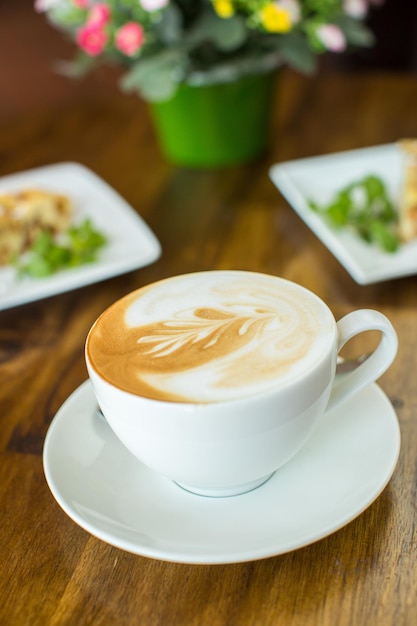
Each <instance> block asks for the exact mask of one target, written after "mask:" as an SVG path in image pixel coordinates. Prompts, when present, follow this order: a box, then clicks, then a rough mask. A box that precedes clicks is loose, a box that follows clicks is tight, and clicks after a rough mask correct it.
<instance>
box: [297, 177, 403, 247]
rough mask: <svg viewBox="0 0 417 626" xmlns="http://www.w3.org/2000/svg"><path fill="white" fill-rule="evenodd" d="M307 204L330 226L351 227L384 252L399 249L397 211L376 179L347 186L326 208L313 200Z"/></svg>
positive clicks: (368, 179)
mask: <svg viewBox="0 0 417 626" xmlns="http://www.w3.org/2000/svg"><path fill="white" fill-rule="evenodd" d="M308 204H309V206H310V208H311V209H312V210H313V211H315V212H316V213H318V214H320V215H321V216H322V217H324V218H325V219H326V220H327V221H328V223H329V224H330V225H331V226H333V227H335V228H350V229H351V230H352V231H354V232H355V233H356V234H357V235H359V237H361V238H362V239H363V240H364V241H367V242H368V243H371V244H375V245H377V246H379V247H380V248H381V249H382V250H384V251H385V252H395V251H396V250H398V247H399V245H400V239H399V237H398V234H397V224H398V215H397V211H396V210H395V207H394V205H393V203H392V202H391V200H390V198H389V196H388V193H387V190H386V188H385V185H384V182H383V181H382V180H381V179H380V178H379V177H378V176H375V175H369V176H366V177H365V178H362V179H361V180H358V181H355V182H353V183H351V184H349V185H347V186H346V187H344V188H343V189H341V190H340V191H339V192H338V193H337V194H336V195H335V196H334V197H333V198H332V200H331V201H330V203H329V204H327V205H324V206H320V205H318V204H317V203H316V202H314V201H313V200H309V201H308Z"/></svg>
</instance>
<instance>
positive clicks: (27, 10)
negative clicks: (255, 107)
mask: <svg viewBox="0 0 417 626" xmlns="http://www.w3.org/2000/svg"><path fill="white" fill-rule="evenodd" d="M33 4H34V3H33V0H0V59H1V61H0V120H1V121H2V122H4V121H5V120H7V119H10V118H13V117H14V116H17V115H20V114H21V113H24V112H25V111H27V110H30V111H32V112H33V111H36V109H39V108H42V107H43V106H44V105H45V104H48V105H54V106H55V105H59V104H62V105H65V106H67V105H69V104H71V102H73V101H75V100H77V98H78V97H79V96H80V95H82V96H83V98H84V99H86V98H90V97H91V98H92V99H106V98H114V97H118V93H119V92H118V87H117V74H116V71H114V70H111V69H109V68H100V70H98V71H95V72H94V73H93V74H92V75H89V77H88V78H87V79H83V80H77V81H74V80H70V79H68V78H67V77H65V76H62V75H60V74H59V73H58V72H57V63H58V62H59V61H60V60H63V59H64V60H69V59H71V58H72V56H73V53H74V51H75V48H74V45H73V44H72V43H70V42H69V41H68V40H67V39H66V37H65V35H64V34H61V33H60V32H58V31H57V30H56V29H55V28H52V26H50V25H49V24H48V23H47V21H46V19H45V17H44V16H43V15H40V14H37V13H36V12H35V11H34V8H33ZM367 23H368V25H369V26H370V27H371V28H372V30H373V32H374V34H375V36H376V44H375V46H374V47H373V48H371V49H366V50H363V49H361V50H359V51H355V52H352V53H348V54H346V53H344V54H343V55H340V56H337V55H329V56H326V57H323V58H322V59H321V71H332V70H340V71H346V72H349V71H368V70H376V71H388V72H416V76H417V1H416V0H385V2H384V4H383V5H382V6H381V7H379V8H376V9H375V10H373V11H372V12H371V15H370V17H369V19H368V21H367ZM123 97H134V96H126V95H123ZM0 142H1V139H0Z"/></svg>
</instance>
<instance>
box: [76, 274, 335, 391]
mask: <svg viewBox="0 0 417 626" xmlns="http://www.w3.org/2000/svg"><path fill="white" fill-rule="evenodd" d="M334 333H335V330H334V319H333V316H332V314H331V313H330V311H329V309H328V308H327V307H326V306H325V305H324V304H323V302H322V301H321V300H319V299H318V298H316V297H315V296H314V294H312V293H310V292H309V291H307V290H306V289H304V288H302V287H300V286H298V285H296V284H294V283H290V282H288V281H286V280H283V279H280V278H276V277H273V276H267V275H264V274H255V273H251V272H239V271H216V272H201V273H195V274H187V275H183V276H177V277H174V278H168V279H165V280H162V281H159V282H157V283H154V284H152V285H149V286H146V287H143V288H141V289H138V290H136V291H134V292H133V293H131V294H129V295H127V296H125V297H124V298H122V299H121V300H119V301H118V302H116V303H115V304H113V305H112V306H111V307H110V308H109V309H107V310H106V311H105V312H104V313H103V314H102V315H101V316H100V317H99V319H98V320H97V322H96V323H95V324H94V326H93V328H92V329H91V331H90V333H89V337H88V340H87V354H88V358H89V360H90V362H91V364H92V366H93V367H94V368H95V369H96V371H97V372H98V373H99V374H100V375H101V376H102V377H103V378H104V379H105V380H107V381H108V382H109V383H110V384H112V385H115V386H116V387H119V388H120V389H122V390H124V391H128V392H130V393H132V394H136V395H140V396H144V397H147V398H153V399H156V400H164V401H169V402H193V403H195V402H197V403H208V402H218V401H222V400H233V399H236V398H241V397H245V396H248V395H253V394H257V393H259V392H264V391H265V390H268V389H269V388H271V389H272V388H277V387H279V386H280V385H288V384H289V383H291V381H292V380H296V379H297V378H298V377H299V376H303V375H305V374H306V372H308V370H309V369H310V368H312V367H314V366H315V364H317V362H318V361H319V360H320V357H321V355H322V354H326V353H327V352H328V350H329V347H330V346H331V345H332V343H333V342H334Z"/></svg>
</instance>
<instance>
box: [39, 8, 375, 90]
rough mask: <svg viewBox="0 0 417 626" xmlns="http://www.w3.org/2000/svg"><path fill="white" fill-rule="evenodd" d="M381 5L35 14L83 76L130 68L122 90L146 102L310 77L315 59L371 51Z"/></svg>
mask: <svg viewBox="0 0 417 626" xmlns="http://www.w3.org/2000/svg"><path fill="white" fill-rule="evenodd" d="M382 2H383V0H275V1H272V0H36V1H35V9H36V10H37V11H39V12H44V13H45V14H46V15H47V17H48V19H49V20H50V22H51V23H52V24H53V25H55V26H56V27H57V28H59V29H62V30H63V31H64V32H66V33H67V34H69V35H70V37H71V38H72V39H73V40H74V41H75V42H76V44H77V46H78V48H79V54H78V58H77V59H76V60H75V61H74V63H73V64H72V65H71V68H72V72H73V73H75V72H77V73H78V74H80V73H81V72H84V71H86V70H88V69H89V68H90V67H91V66H92V65H93V64H94V63H96V62H99V61H109V62H112V63H114V64H117V65H122V66H125V67H126V72H125V73H124V75H123V77H122V80H121V86H122V87H123V88H124V89H126V90H137V91H138V92H139V93H140V94H141V95H142V96H143V97H144V99H146V100H149V101H158V100H166V99H169V98H170V97H171V96H172V95H173V94H174V93H175V90H176V88H177V86H178V84H180V83H183V82H187V83H189V84H195V85H199V84H209V83H215V82H222V81H231V80H234V79H236V78H237V77H240V76H242V75H245V74H255V73H259V72H265V71H269V70H272V69H274V68H276V67H279V66H281V65H289V66H292V67H294V68H296V69H297V70H299V71H302V72H305V73H312V72H314V70H315V69H316V63H317V56H318V55H320V54H321V53H323V52H326V51H332V52H343V51H344V50H345V49H346V48H347V46H349V45H354V46H367V45H371V44H372V42H373V37H372V34H371V32H370V31H369V30H368V28H367V27H366V26H365V25H364V19H365V17H366V15H367V13H368V11H369V9H370V7H371V5H377V4H381V3H382Z"/></svg>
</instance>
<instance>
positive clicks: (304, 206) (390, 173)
mask: <svg viewBox="0 0 417 626" xmlns="http://www.w3.org/2000/svg"><path fill="white" fill-rule="evenodd" d="M269 173H270V177H271V180H272V182H273V183H274V184H275V185H276V187H277V188H278V189H279V191H280V192H281V193H282V195H283V196H284V197H285V199H286V200H287V201H288V203H289V204H290V205H291V206H292V207H293V209H294V210H295V211H296V212H297V213H298V215H299V216H300V217H301V219H302V220H303V221H304V222H305V223H306V224H307V226H309V228H311V230H312V231H313V232H314V233H315V234H316V235H317V237H318V238H319V239H320V240H321V241H322V242H323V243H324V245H325V246H327V248H328V249H329V250H330V252H331V253H332V254H333V255H334V256H335V257H336V258H337V259H338V261H339V262H340V263H341V264H342V265H343V266H344V267H345V269H346V270H347V271H348V272H349V273H350V275H351V276H352V277H353V278H354V280H356V282H357V283H359V284H361V285H366V284H370V283H376V282H379V281H383V280H389V279H393V278H399V277H401V276H408V275H411V274H416V273H417V241H413V242H411V243H407V244H404V245H402V246H401V247H400V249H399V250H398V251H397V252H395V253H387V252H383V251H382V250H380V249H379V248H377V247H376V246H373V245H370V244H368V243H366V242H365V241H363V240H362V239H360V237H358V236H356V235H355V234H354V233H351V232H349V231H348V230H337V229H334V228H332V227H331V226H329V224H327V223H326V221H325V220H324V219H323V218H322V217H321V216H319V215H317V214H316V213H314V211H312V210H311V209H310V207H309V205H308V201H309V200H314V201H315V202H317V203H318V204H326V203H328V202H329V201H330V200H331V199H332V197H333V196H334V195H335V194H336V193H337V192H338V191H340V189H341V188H342V187H344V186H345V185H348V184H349V183H352V182H355V181H356V180H359V179H361V178H363V177H364V176H367V175H369V174H375V175H376V176H379V177H380V178H381V179H382V180H383V181H384V183H385V185H386V188H387V191H388V194H389V196H390V197H391V199H392V201H393V202H395V200H396V198H397V197H398V194H399V188H400V183H401V175H402V160H401V155H400V152H399V150H398V147H397V146H396V145H395V144H386V145H382V146H376V147H372V148H364V149H361V150H349V151H346V152H339V153H336V154H329V155H326V156H320V157H313V158H306V159H297V160H294V161H287V162H284V163H277V164H276V165H273V166H272V167H271V169H270V172H269Z"/></svg>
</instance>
